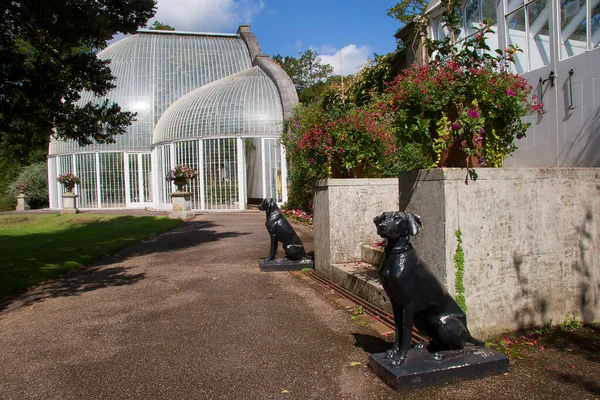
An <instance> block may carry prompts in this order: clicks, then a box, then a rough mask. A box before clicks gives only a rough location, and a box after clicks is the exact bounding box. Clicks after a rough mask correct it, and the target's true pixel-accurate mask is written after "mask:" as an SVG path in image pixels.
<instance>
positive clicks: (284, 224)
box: [258, 197, 306, 261]
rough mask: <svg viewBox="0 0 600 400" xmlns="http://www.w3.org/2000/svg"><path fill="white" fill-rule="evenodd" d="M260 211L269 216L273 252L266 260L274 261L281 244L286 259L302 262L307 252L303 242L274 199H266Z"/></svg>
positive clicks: (268, 226) (268, 229)
mask: <svg viewBox="0 0 600 400" xmlns="http://www.w3.org/2000/svg"><path fill="white" fill-rule="evenodd" d="M258 209H259V210H260V211H264V212H265V213H266V215H267V222H266V223H265V225H266V226H267V231H269V236H271V251H270V252H269V257H267V258H265V260H274V259H275V255H276V254H277V246H278V243H279V242H281V244H282V245H283V250H284V251H285V257H286V258H287V259H289V260H294V261H295V260H301V259H303V258H306V252H305V251H304V246H303V245H302V241H301V240H300V238H299V237H298V235H297V234H296V231H294V228H292V226H291V225H290V223H289V222H288V221H287V220H286V219H285V217H284V216H283V214H282V213H281V210H280V209H279V207H278V206H277V203H276V202H275V200H274V199H273V198H270V197H269V198H266V199H264V200H263V201H262V202H261V203H260V205H259V206H258Z"/></svg>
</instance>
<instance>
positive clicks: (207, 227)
mask: <svg viewBox="0 0 600 400" xmlns="http://www.w3.org/2000/svg"><path fill="white" fill-rule="evenodd" d="M219 226H221V225H219V224H216V223H214V222H211V221H191V222H185V223H183V224H181V225H180V226H179V227H178V228H176V229H173V230H170V231H168V232H165V233H162V234H160V235H159V236H155V237H153V238H151V239H148V240H145V241H144V242H141V243H136V244H134V245H133V246H130V247H128V248H126V249H123V250H119V251H118V252H116V253H115V254H114V255H111V256H108V257H107V258H103V259H102V260H100V261H99V262H101V263H106V262H107V261H111V262H114V261H121V260H124V259H127V258H130V257H138V256H144V255H148V254H153V253H165V252H170V251H178V250H183V249H187V248H191V247H195V246H198V245H201V244H204V243H212V242H217V241H219V240H221V239H225V238H233V237H239V236H245V235H249V234H250V233H249V232H239V231H238V232H235V231H225V232H218V231H217V230H215V229H212V228H216V227H219Z"/></svg>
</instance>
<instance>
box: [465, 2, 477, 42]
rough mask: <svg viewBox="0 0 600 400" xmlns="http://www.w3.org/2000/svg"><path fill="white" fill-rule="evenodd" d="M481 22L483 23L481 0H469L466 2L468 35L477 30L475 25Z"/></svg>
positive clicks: (466, 29) (466, 30)
mask: <svg viewBox="0 0 600 400" xmlns="http://www.w3.org/2000/svg"><path fill="white" fill-rule="evenodd" d="M479 23H481V16H480V13H479V0H468V1H467V4H465V32H466V34H467V36H470V35H472V34H474V33H475V32H476V31H477V30H476V29H475V28H474V27H473V26H477V25H478V24H479Z"/></svg>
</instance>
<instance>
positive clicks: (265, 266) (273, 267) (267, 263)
mask: <svg viewBox="0 0 600 400" xmlns="http://www.w3.org/2000/svg"><path fill="white" fill-rule="evenodd" d="M259 265H260V269H261V271H269V272H276V271H301V270H303V269H304V268H311V269H314V268H315V261H314V260H313V259H312V258H303V259H301V260H296V261H294V260H288V259H287V258H276V259H275V260H262V259H261V260H260V261H259Z"/></svg>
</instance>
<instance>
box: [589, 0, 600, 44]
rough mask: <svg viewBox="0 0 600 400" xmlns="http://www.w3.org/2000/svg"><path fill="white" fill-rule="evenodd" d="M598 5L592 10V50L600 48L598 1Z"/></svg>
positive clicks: (599, 11)
mask: <svg viewBox="0 0 600 400" xmlns="http://www.w3.org/2000/svg"><path fill="white" fill-rule="evenodd" d="M596 2H597V4H596V6H595V7H594V8H593V9H592V19H591V21H592V32H591V36H592V41H591V48H592V49H593V48H596V47H600V1H598V0H596Z"/></svg>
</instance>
